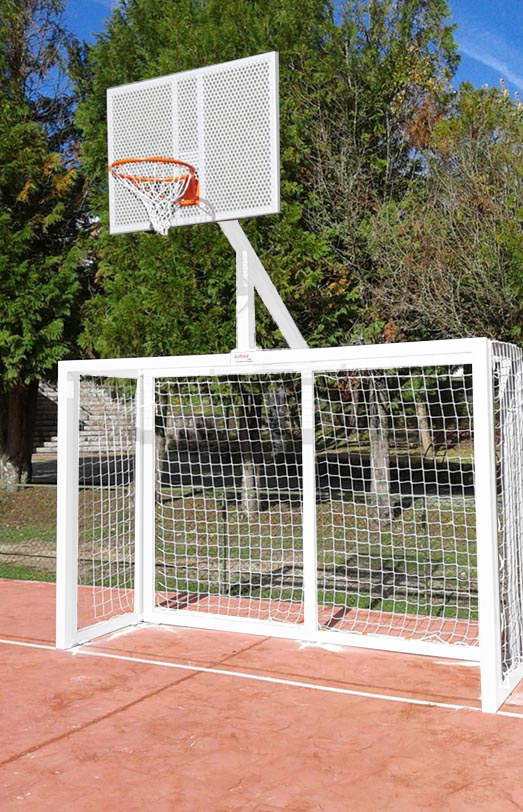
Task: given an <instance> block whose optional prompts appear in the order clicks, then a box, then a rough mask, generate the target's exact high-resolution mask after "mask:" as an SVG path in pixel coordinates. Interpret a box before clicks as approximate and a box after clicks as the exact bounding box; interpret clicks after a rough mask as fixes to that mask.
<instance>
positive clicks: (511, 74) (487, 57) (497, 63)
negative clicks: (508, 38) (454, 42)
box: [459, 40, 523, 89]
mask: <svg viewBox="0 0 523 812" xmlns="http://www.w3.org/2000/svg"><path fill="white" fill-rule="evenodd" d="M459 50H460V51H461V53H463V54H465V56H469V57H470V58H471V59H474V60H475V61H476V62H480V63H481V64H482V65H486V66H487V67H488V68H492V69H493V70H495V71H497V73H499V75H500V77H503V78H504V79H507V80H508V81H509V82H511V83H512V84H513V85H515V86H516V87H518V88H521V89H523V73H522V74H518V73H516V72H515V71H514V70H513V69H512V68H511V67H509V65H507V64H506V62H502V61H501V60H500V59H498V58H497V57H496V56H493V55H492V54H491V53H489V52H488V51H485V50H483V48H481V47H478V46H477V45H473V44H470V43H468V42H463V40H462V41H461V42H460V43H459Z"/></svg>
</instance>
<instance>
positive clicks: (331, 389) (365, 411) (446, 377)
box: [315, 367, 478, 645]
mask: <svg viewBox="0 0 523 812" xmlns="http://www.w3.org/2000/svg"><path fill="white" fill-rule="evenodd" d="M470 373H471V371H470V368H462V367H459V368H452V367H437V368H417V369H395V370H394V369H393V370H376V371H343V372H333V373H325V374H318V375H316V376H315V380H316V404H317V406H316V425H317V431H316V450H317V456H316V459H317V487H318V509H317V511H318V578H319V584H318V586H319V596H318V597H319V606H320V618H319V619H320V623H321V625H322V626H323V627H324V628H327V629H331V630H338V631H340V632H356V633H360V634H379V635H388V636H396V637H403V638H416V639H420V640H427V641H439V642H444V643H458V644H468V645H476V644H477V642H478V596H477V565H476V524H475V500H474V483H473V448H472V414H471V396H472V392H471V383H472V381H471V374H470Z"/></svg>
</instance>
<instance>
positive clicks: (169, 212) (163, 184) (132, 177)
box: [110, 160, 194, 237]
mask: <svg viewBox="0 0 523 812" xmlns="http://www.w3.org/2000/svg"><path fill="white" fill-rule="evenodd" d="M110 172H111V174H112V176H113V178H114V179H115V180H116V181H117V183H119V184H120V185H121V186H124V187H125V188H126V189H129V190H130V191H131V192H132V193H133V194H134V195H135V196H136V197H138V198H139V199H140V200H141V201H142V203H143V205H144V206H145V208H146V209H147V214H148V215H149V219H150V221H151V225H152V227H153V228H154V230H155V231H157V232H158V233H159V234H162V235H163V236H164V237H165V235H166V234H167V232H168V230H169V228H170V227H171V225H173V220H174V217H175V215H176V212H177V210H178V209H179V208H180V205H181V199H182V198H183V196H184V194H185V193H186V192H187V190H188V188H189V184H190V182H191V179H192V177H193V176H194V175H193V173H194V170H192V169H191V168H190V167H188V166H185V165H184V164H176V163H172V162H170V161H159V160H129V161H121V162H120V161H119V162H118V165H115V164H113V165H112V166H111V167H110Z"/></svg>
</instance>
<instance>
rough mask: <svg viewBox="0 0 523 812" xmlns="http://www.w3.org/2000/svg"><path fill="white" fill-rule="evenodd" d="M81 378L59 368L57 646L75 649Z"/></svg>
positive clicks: (60, 365)
mask: <svg viewBox="0 0 523 812" xmlns="http://www.w3.org/2000/svg"><path fill="white" fill-rule="evenodd" d="M79 409H80V375H79V374H78V373H77V372H70V373H67V372H66V371H65V369H64V367H63V366H62V364H59V365H58V479H57V484H58V488H57V492H58V496H57V522H56V531H57V532H56V647H57V648H60V649H67V648H71V646H73V645H74V643H75V637H76V631H77V622H78V417H79Z"/></svg>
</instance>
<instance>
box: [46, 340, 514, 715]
mask: <svg viewBox="0 0 523 812" xmlns="http://www.w3.org/2000/svg"><path fill="white" fill-rule="evenodd" d="M522 370H523V353H521V351H519V350H516V348H514V347H509V346H507V345H500V344H492V343H491V342H489V341H488V340H486V339H464V340H456V341H439V342H421V343H416V344H398V345H383V346H366V347H340V348H334V349H323V350H316V349H315V350H311V349H300V350H290V349H289V350H279V351H252V352H245V353H242V354H238V353H231V354H230V355H218V356H188V357H180V358H141V359H119V360H101V361H79V362H73V361H70V362H63V363H61V364H60V380H59V397H60V400H59V409H60V412H59V421H60V422H59V431H60V433H59V443H60V468H59V536H58V538H59V550H58V561H59V569H58V611H57V645H58V646H59V647H61V648H69V647H71V646H74V645H76V644H79V643H82V642H85V641H88V640H92V639H94V638H96V637H98V636H100V635H104V634H106V633H108V632H109V631H113V630H115V629H118V628H122V627H125V626H128V625H131V624H134V623H139V622H142V621H145V622H148V623H167V624H177V625H184V626H190V627H205V628H212V629H223V630H231V631H242V632H248V633H253V634H262V635H272V636H278V637H288V638H294V639H300V640H309V641H314V642H318V643H319V642H337V643H344V644H348V645H352V646H360V647H362V646H363V647H368V648H375V649H386V650H392V651H402V652H411V653H413V654H426V655H433V656H437V657H451V658H457V659H460V660H471V661H477V662H479V664H480V667H481V685H482V703H483V708H484V709H485V710H489V711H494V710H496V709H497V707H499V704H500V703H501V702H502V701H504V699H505V698H506V697H507V696H508V695H509V693H510V691H511V690H512V689H513V688H514V686H515V685H516V684H517V682H518V680H519V679H521V677H522V676H523V635H522V624H521V618H522V608H523V607H522V598H523V577H522V570H521V552H520V548H521V545H520V525H521V522H522V521H523V507H522V505H521V485H522V474H521V470H520V466H519V464H516V461H517V460H518V459H521V456H520V455H521V452H522V451H523V448H522V445H523V431H522V428H521V426H520V423H521V420H520V414H521V403H520V401H521V397H522V392H523V390H522V386H521V384H522V382H523V377H522ZM93 389H95V390H96V391H97V392H98V393H99V400H100V402H101V403H102V408H101V413H100V415H99V431H98V433H97V435H96V444H97V445H91V447H90V449H89V450H86V451H82V449H81V447H79V441H78V438H79V436H81V432H80V429H81V427H82V423H83V422H85V415H84V411H85V410H84V401H86V402H87V403H90V402H91V401H92V394H91V393H92V391H93ZM100 393H101V394H100ZM424 419H425V422H426V423H428V424H429V425H430V429H429V431H430V443H428V438H427V436H426V431H427V427H426V425H424V422H423V421H424ZM424 432H425V434H424ZM91 442H94V441H91ZM77 474H78V475H77Z"/></svg>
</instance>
